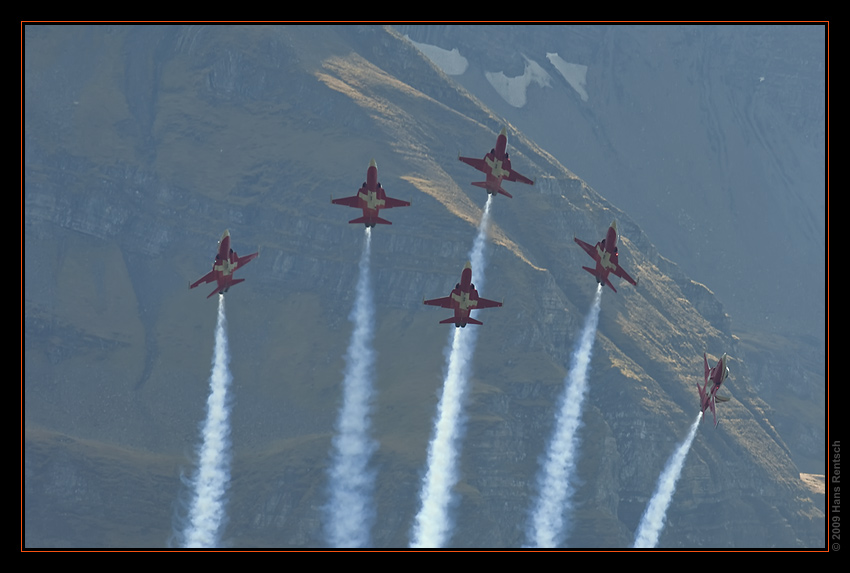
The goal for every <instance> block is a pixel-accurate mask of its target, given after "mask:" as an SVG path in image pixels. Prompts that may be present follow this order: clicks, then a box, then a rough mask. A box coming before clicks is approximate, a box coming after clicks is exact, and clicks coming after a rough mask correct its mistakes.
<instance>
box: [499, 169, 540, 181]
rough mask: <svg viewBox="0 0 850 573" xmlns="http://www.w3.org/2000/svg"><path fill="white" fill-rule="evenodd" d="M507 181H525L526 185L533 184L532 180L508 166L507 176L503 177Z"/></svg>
mask: <svg viewBox="0 0 850 573" xmlns="http://www.w3.org/2000/svg"><path fill="white" fill-rule="evenodd" d="M505 179H507V180H508V181H516V182H518V183H525V184H526V185H534V181H532V180H531V179H529V178H528V177H526V176H525V175H521V174H519V173H517V172H516V171H514V170H513V169H511V168H510V167H508V176H507V177H505Z"/></svg>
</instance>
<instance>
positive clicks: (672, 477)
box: [634, 412, 702, 547]
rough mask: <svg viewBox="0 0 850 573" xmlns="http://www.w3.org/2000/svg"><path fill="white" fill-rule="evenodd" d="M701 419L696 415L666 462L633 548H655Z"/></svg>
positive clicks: (642, 519)
mask: <svg viewBox="0 0 850 573" xmlns="http://www.w3.org/2000/svg"><path fill="white" fill-rule="evenodd" d="M701 418H702V412H700V413H699V414H697V419H696V420H694V423H693V424H691V429H690V431H689V432H688V436H687V437H686V438H685V440H684V441H683V442H682V443H680V444H679V445H678V446H677V447H676V450H675V451H674V452H673V455H672V456H670V459H669V460H667V465H665V466H664V471H662V472H661V476H660V477H659V478H658V485H657V486H655V493H653V494H652V499H650V500H649V503H648V504H647V506H646V510H644V512H643V517H641V518H640V525H638V532H637V535H635V543H634V547H655V545H656V544H657V543H658V536H659V535H661V530H662V529H664V521H665V520H666V519H667V508H668V507H670V502H671V501H672V500H673V494H674V493H676V482H678V481H679V476H680V475H682V467H684V465H685V458H686V457H687V456H688V452H689V451H690V449H691V444H693V443H694V437H695V436H696V434H697V428H698V427H699V421H700V419H701Z"/></svg>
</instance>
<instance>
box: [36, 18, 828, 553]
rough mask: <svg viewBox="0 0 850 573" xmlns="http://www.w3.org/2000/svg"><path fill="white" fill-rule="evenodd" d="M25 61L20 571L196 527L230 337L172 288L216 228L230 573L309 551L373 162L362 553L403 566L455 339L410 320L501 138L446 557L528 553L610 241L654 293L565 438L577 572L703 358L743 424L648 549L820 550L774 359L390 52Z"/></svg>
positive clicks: (606, 210) (726, 431) (205, 48)
mask: <svg viewBox="0 0 850 573" xmlns="http://www.w3.org/2000/svg"><path fill="white" fill-rule="evenodd" d="M24 32H25V33H24V48H25V54H24V78H25V83H24V90H25V91H24V97H25V108H24V124H25V125H24V128H25V131H24V170H25V171H24V175H25V190H24V214H23V215H24V249H25V251H24V252H25V261H24V271H25V276H24V280H25V284H24V344H25V354H24V389H23V390H24V412H23V413H24V420H23V427H24V483H23V490H24V544H25V545H26V546H27V547H80V546H85V547H115V546H130V547H147V546H150V547H162V546H166V545H168V544H169V543H170V541H169V540H170V539H171V538H172V533H173V531H174V529H175V528H177V527H179V526H180V519H181V516H184V515H185V508H184V507H183V504H184V503H185V500H186V495H187V491H186V490H187V486H186V484H185V483H184V480H183V478H184V477H185V476H186V475H187V474H188V473H190V472H191V470H192V466H193V464H194V460H193V455H194V454H193V450H194V448H195V447H196V445H197V441H198V424H199V423H200V421H201V420H202V418H203V415H204V405H205V401H206V396H207V393H208V385H207V380H208V377H209V370H210V356H211V352H212V343H213V328H214V323H215V306H216V304H215V302H214V300H207V299H205V298H204V297H205V295H206V292H207V291H206V290H205V289H201V290H204V292H203V293H201V292H198V291H194V290H193V291H189V290H187V285H188V283H189V282H191V281H194V280H195V279H197V278H198V277H199V276H201V275H202V274H203V273H205V272H207V270H208V267H209V260H210V258H211V257H212V256H213V254H214V250H215V246H216V243H215V242H216V240H217V239H218V238H219V237H220V235H221V233H222V231H223V230H224V229H225V228H227V229H229V230H230V233H231V237H232V240H233V245H234V248H236V249H237V250H238V251H239V252H240V253H249V252H253V251H254V250H256V249H257V248H259V249H260V253H261V256H260V258H259V259H257V260H256V261H254V262H252V263H251V265H250V266H248V267H246V268H245V269H244V270H243V271H242V273H243V274H242V277H243V278H245V279H246V282H245V283H244V284H240V285H238V286H237V287H235V288H234V289H233V290H232V291H231V292H230V293H229V294H228V295H227V315H228V332H229V336H230V348H231V352H232V361H231V370H232V373H233V379H234V382H233V389H232V390H233V396H234V399H233V407H232V420H231V421H232V434H231V439H232V444H233V445H232V447H233V460H232V472H233V475H232V481H231V483H230V486H229V490H228V492H229V501H228V505H227V512H228V521H227V526H226V532H225V539H226V544H227V545H229V546H232V547H257V546H268V547H323V546H326V540H325V539H324V537H323V533H322V524H321V519H322V512H321V508H322V505H323V504H324V503H326V501H327V500H326V497H327V491H326V488H327V468H328V460H329V452H330V443H331V438H332V435H333V427H334V421H335V418H336V412H337V409H338V407H339V403H340V399H341V395H340V383H341V379H342V374H341V372H342V368H343V360H342V358H343V355H344V353H345V348H346V346H347V343H348V338H349V336H350V333H351V324H350V322H349V321H348V314H349V312H350V310H351V306H352V302H353V298H354V296H353V288H354V284H355V282H356V279H357V262H358V258H359V255H360V250H361V246H362V241H363V228H362V227H359V226H358V227H355V226H353V225H347V224H346V221H347V220H348V219H350V218H352V216H353V211H352V210H348V209H345V208H343V207H338V206H335V205H331V204H330V201H329V198H330V196H331V195H334V196H338V197H339V196H347V195H351V194H353V193H354V192H355V191H356V189H357V188H358V187H359V185H360V184H361V182H362V181H363V179H364V178H365V172H366V167H367V166H368V164H369V160H370V159H371V158H374V159H376V161H377V164H378V168H379V178H380V180H381V182H382V183H383V186H384V187H385V188H386V189H387V191H388V193H389V194H390V195H392V196H393V197H398V198H402V199H409V200H412V203H413V204H412V206H411V207H409V208H405V209H394V210H393V211H392V212H391V216H390V217H389V218H390V220H392V222H393V225H392V226H387V227H380V228H377V229H375V230H374V234H373V245H372V246H373V251H372V261H373V264H372V273H373V274H372V278H373V285H374V288H375V297H376V301H377V310H376V328H377V332H376V337H375V348H376V350H377V353H378V360H377V372H376V379H375V388H376V398H375V402H374V409H373V428H374V437H375V439H376V440H377V441H378V442H379V444H380V447H379V450H378V452H377V453H376V454H375V456H374V459H373V466H374V469H375V471H376V475H377V484H376V499H375V505H376V512H377V521H376V525H375V527H374V530H373V532H372V537H373V540H374V543H375V545H376V546H378V547H403V546H406V545H407V544H408V543H409V533H410V527H411V524H412V519H413V515H414V514H415V512H416V510H417V504H418V499H417V497H418V491H419V481H420V479H421V477H422V475H423V472H424V463H425V455H426V448H427V443H428V439H429V436H430V432H431V426H432V421H433V416H434V412H435V406H436V402H437V397H438V394H439V392H440V388H441V384H442V377H443V370H444V356H443V349H444V347H445V345H446V341H447V335H448V328H447V327H446V326H445V325H440V324H438V320H440V319H441V318H444V317H443V316H438V315H437V313H435V312H429V309H428V308H426V307H423V305H422V304H421V300H422V297H423V296H429V297H431V296H444V294H445V293H446V292H447V291H448V290H449V289H450V288H451V286H452V285H453V284H454V283H455V282H456V280H457V277H458V275H459V272H460V269H461V267H462V266H463V263H464V262H465V261H466V257H467V253H468V251H469V248H470V247H471V244H472V239H473V237H474V234H475V230H476V227H477V224H478V221H479V219H480V217H481V212H482V207H483V205H484V203H485V200H486V196H485V194H484V192H483V190H481V189H479V188H476V187H472V186H470V185H469V182H471V181H474V180H477V179H478V174H477V172H474V171H473V170H472V169H471V168H469V166H467V165H464V164H463V163H461V162H459V161H457V154H458V152H459V151H462V152H463V153H464V154H465V155H472V156H475V155H477V154H480V155H482V156H483V154H484V153H485V152H486V151H488V150H489V149H490V147H492V145H493V142H494V141H495V136H496V134H497V133H498V131H499V129H500V128H501V127H502V126H504V125H507V126H508V131H509V137H510V139H509V148H510V151H511V158H512V161H513V162H514V167H515V168H517V169H519V170H521V171H522V172H523V173H524V174H525V175H528V176H530V177H534V178H536V184H535V186H534V187H533V188H521V189H515V192H514V199H512V200H511V199H507V198H505V197H498V198H496V199H495V201H494V205H493V209H492V219H493V221H492V222H493V224H492V227H491V233H490V243H489V246H488V251H487V258H488V260H489V263H488V265H487V268H486V289H487V292H483V293H482V295H483V296H487V297H489V298H496V299H499V300H501V299H502V298H504V302H505V304H504V307H502V308H500V309H494V310H492V311H488V314H487V316H486V317H482V319H483V320H484V322H485V325H484V326H482V327H480V334H479V337H478V345H477V348H476V350H475V355H474V361H473V374H472V376H473V379H472V381H471V386H470V388H471V391H470V395H469V397H468V403H467V404H466V407H465V415H466V424H465V434H464V436H463V439H462V454H461V461H460V464H461V480H460V483H459V484H458V485H457V487H456V488H455V491H456V493H457V495H458V504H457V506H456V507H455V508H454V518H455V523H456V529H455V531H454V534H453V536H452V539H451V546H455V547H518V546H521V545H522V544H523V543H524V524H525V521H526V518H527V515H528V511H529V507H530V502H531V498H532V496H533V495H534V490H535V484H534V480H535V476H536V473H537V468H538V460H539V458H540V457H541V456H542V454H543V450H544V447H545V442H546V440H547V439H548V436H549V435H550V433H551V430H552V424H553V415H554V410H555V405H556V402H557V398H558V396H559V395H560V393H561V390H562V388H563V381H564V376H565V374H566V369H567V367H568V361H569V354H570V352H571V350H572V346H573V344H574V342H575V336H576V334H577V332H578V329H579V327H580V325H581V323H582V320H583V317H584V314H585V313H586V312H587V309H588V306H589V304H590V300H591V298H592V292H593V289H594V288H595V284H594V282H593V279H592V278H591V277H590V276H588V275H587V273H584V272H583V271H581V269H580V267H581V265H583V264H587V260H586V259H587V257H586V255H585V254H584V253H583V252H582V251H581V250H580V249H579V248H578V247H577V246H576V245H575V244H574V243H573V242H572V237H573V236H574V235H575V236H579V237H582V238H584V239H585V240H587V241H597V240H599V239H601V238H602V234H603V233H604V232H605V229H607V226H608V224H609V223H610V222H611V220H612V219H614V218H616V219H617V220H618V222H619V230H620V234H621V245H620V256H621V259H620V260H621V262H622V264H623V265H624V266H626V267H627V268H628V269H629V270H630V271H631V272H632V275H633V276H635V277H636V278H638V279H639V286H638V287H637V288H633V287H631V286H630V285H625V284H624V285H622V287H620V286H618V290H619V292H618V293H616V294H615V293H613V292H610V291H606V292H605V293H604V294H603V297H602V311H601V319H600V325H599V330H598V333H597V338H596V348H595V351H594V355H593V360H592V364H591V375H590V382H589V384H590V390H589V394H588V399H587V403H586V408H585V411H584V416H583V424H584V426H583V428H582V430H581V432H580V436H581V440H582V445H581V450H580V458H579V460H578V474H579V480H580V487H579V489H578V491H577V492H576V500H577V501H578V502H579V508H580V509H579V511H578V513H577V514H576V516H575V523H576V524H577V525H580V526H579V527H575V528H574V530H573V532H572V534H571V535H570V537H569V538H568V544H569V545H570V546H585V547H624V546H627V545H628V544H629V543H630V542H631V540H632V538H633V535H634V530H635V528H636V526H637V524H638V520H639V519H640V515H641V513H642V511H643V508H644V507H645V505H646V502H647V500H648V498H649V496H650V495H651V494H652V491H653V489H654V485H655V482H656V480H657V478H658V475H659V472H660V471H661V469H662V467H663V465H664V463H665V461H666V459H667V457H668V456H669V454H670V452H671V451H672V449H673V447H674V445H675V444H676V443H677V442H678V441H679V440H681V439H682V437H683V436H684V433H685V432H686V430H687V427H688V426H689V424H690V423H691V422H692V420H693V418H694V416H695V414H696V410H697V393H696V390H695V389H694V383H695V382H696V381H697V380H701V378H702V353H703V351H707V352H708V353H709V355H710V356H714V357H716V356H718V355H719V354H720V353H722V352H728V353H729V354H730V356H731V357H732V363H731V368H732V371H733V374H732V378H731V379H730V380H729V381H728V382H727V385H728V388H727V389H726V391H727V394H729V395H730V396H731V397H732V400H731V401H730V402H728V403H726V404H722V410H721V411H720V412H719V416H720V418H721V423H720V425H719V427H718V428H717V429H713V428H711V427H710V424H704V427H702V428H700V431H699V434H698V436H697V439H696V441H695V443H694V447H693V449H692V451H691V452H690V454H689V457H688V460H687V463H686V465H685V468H684V472H683V475H682V478H681V480H680V483H679V486H678V491H677V493H676V496H675V498H674V500H673V503H672V505H671V507H670V510H669V513H668V522H667V523H668V525H667V527H666V529H665V531H664V532H663V535H662V537H661V540H660V545H661V546H663V547H708V546H718V547H750V546H757V547H764V546H781V547H803V546H806V547H821V546H822V545H823V543H824V540H823V531H824V517H823V497H822V495H821V496H820V497H819V496H818V495H817V494H816V493H812V492H811V490H810V489H809V488H808V487H807V486H806V484H805V483H804V482H803V481H802V480H801V479H800V477H799V472H800V469H799V468H798V466H797V464H796V463H795V461H794V458H793V454H792V452H791V450H790V449H789V447H788V446H787V445H786V441H785V439H784V438H783V436H782V435H781V434H780V432H779V431H777V429H776V425H775V423H774V419H775V412H774V409H773V408H772V407H771V406H769V405H768V404H767V403H766V402H765V401H764V400H763V399H762V397H761V396H760V391H759V390H760V387H759V384H760V383H759V382H758V381H756V380H755V379H754V377H753V374H754V373H753V370H752V369H751V367H750V365H749V361H748V360H747V358H746V352H747V351H748V349H749V348H751V347H754V346H757V345H763V344H764V342H763V339H761V338H759V337H757V336H755V337H753V342H752V343H751V344H752V346H751V347H748V346H747V343H748V341H747V340H742V339H741V338H740V337H736V336H733V332H732V327H731V324H732V320H733V317H730V315H729V314H727V313H726V311H725V310H724V306H723V305H722V304H721V303H720V302H719V301H718V299H717V297H715V295H714V294H713V292H712V291H711V285H710V284H709V285H704V284H701V283H700V282H696V281H695V280H692V279H691V278H689V276H688V275H687V274H686V273H685V272H684V271H683V270H682V269H681V268H680V267H679V266H678V265H677V264H676V263H675V262H674V261H671V260H670V259H669V258H667V257H665V256H663V255H662V253H661V252H659V250H658V249H657V248H656V247H655V246H654V244H653V242H652V241H651V240H650V238H649V236H648V235H647V233H646V232H645V231H644V230H643V229H642V228H641V227H639V226H638V224H636V223H635V221H634V220H633V219H632V218H631V217H630V216H629V214H628V213H627V212H624V211H621V210H620V209H619V208H618V207H617V206H615V205H614V204H613V203H611V202H609V201H608V200H606V198H604V197H603V196H602V195H600V194H599V193H597V192H596V191H594V190H593V189H592V188H590V187H589V186H588V185H587V184H586V183H585V182H584V181H582V180H581V179H579V178H578V177H577V176H576V175H575V174H573V173H572V172H571V171H569V170H568V167H569V165H567V167H564V166H563V165H561V163H559V162H558V161H557V160H556V159H555V158H554V157H553V155H551V154H550V153H549V152H548V151H547V150H546V149H544V148H543V147H541V146H540V145H539V144H538V143H536V142H535V141H533V140H532V139H530V138H528V137H527V136H526V135H524V133H523V132H521V131H519V130H517V129H516V128H515V127H514V126H513V125H511V124H510V123H508V122H507V121H506V119H505V118H504V117H503V116H501V115H500V114H498V113H497V112H495V111H493V110H492V109H491V108H489V107H487V106H486V105H485V104H484V103H482V102H481V101H480V100H479V99H477V98H476V97H474V96H472V95H471V94H470V93H469V92H468V91H467V90H466V89H465V88H463V87H461V86H460V85H459V84H458V83H456V82H454V81H452V80H451V79H450V78H449V77H448V76H446V75H445V74H444V73H443V72H442V71H441V70H440V69H438V68H437V67H436V66H435V65H434V64H433V63H432V62H431V61H430V60H428V59H427V58H426V57H424V56H423V55H422V53H421V52H420V51H419V50H418V49H417V48H416V47H414V45H413V44H411V43H410V42H409V41H407V40H406V39H405V38H404V37H403V36H402V35H401V34H400V33H399V32H398V31H396V30H394V29H392V28H384V27H374V26H367V27H359V26H343V27H335V26H308V27H301V26H283V27H280V26H268V27H266V26H252V27H239V26H233V27H231V26H227V27H221V26H139V27H135V26H117V27H108V26H83V27H66V26H60V27H53V26H27V27H26V28H25V31H24ZM506 185H508V184H506ZM512 189H514V188H512ZM512 192H513V191H512ZM430 310H431V311H433V309H430ZM800 403H806V404H808V403H809V402H808V401H807V399H802V398H801V399H800ZM811 416H812V417H813V418H815V419H816V413H815V414H811ZM806 420H807V421H806V422H804V424H805V427H813V426H814V427H815V428H816V427H817V425H816V423H815V422H811V421H809V420H811V418H809V417H807V418H806ZM820 431H821V435H822V425H821V427H820ZM813 434H814V435H813V438H812V439H813V440H814V441H816V440H817V430H816V429H815V430H814V431H813ZM128 516H132V517H128Z"/></svg>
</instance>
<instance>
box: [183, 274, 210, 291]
mask: <svg viewBox="0 0 850 573" xmlns="http://www.w3.org/2000/svg"><path fill="white" fill-rule="evenodd" d="M214 280H215V271H210V272H208V273H207V274H205V275H204V276H202V277H201V278H199V279H198V280H196V281H195V282H193V283H192V284H191V285H189V288H190V289H193V288H195V287H196V286H198V285H200V284H203V283H211V282H213V281H214Z"/></svg>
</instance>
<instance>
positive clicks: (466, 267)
mask: <svg viewBox="0 0 850 573" xmlns="http://www.w3.org/2000/svg"><path fill="white" fill-rule="evenodd" d="M463 268H464V269H471V268H472V263H471V262H469V261H466V264H465V265H463Z"/></svg>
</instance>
